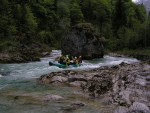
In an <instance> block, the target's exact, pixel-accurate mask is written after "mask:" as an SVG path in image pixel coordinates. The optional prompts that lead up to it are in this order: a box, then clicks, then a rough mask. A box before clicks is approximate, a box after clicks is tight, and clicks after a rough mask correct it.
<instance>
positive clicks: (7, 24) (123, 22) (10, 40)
mask: <svg viewBox="0 0 150 113" xmlns="http://www.w3.org/2000/svg"><path fill="white" fill-rule="evenodd" d="M78 23H91V24H92V25H93V26H94V27H95V29H96V32H97V33H98V34H99V35H100V37H101V38H102V40H103V43H104V45H105V49H107V50H110V51H121V50H141V49H143V48H144V49H147V50H148V49H149V48H150V32H149V31H150V16H149V15H148V13H147V12H146V10H145V8H144V5H143V4H135V3H133V2H132V1H131V0H0V51H1V52H3V51H7V52H14V51H17V50H18V49H23V48H26V49H28V48H29V49H32V50H36V49H37V50H38V51H43V50H49V49H52V48H55V49H59V48H60V45H61V40H63V38H64V37H65V36H66V34H67V33H68V32H69V31H70V29H71V27H72V26H74V25H76V24H78ZM42 49H43V50H42Z"/></svg>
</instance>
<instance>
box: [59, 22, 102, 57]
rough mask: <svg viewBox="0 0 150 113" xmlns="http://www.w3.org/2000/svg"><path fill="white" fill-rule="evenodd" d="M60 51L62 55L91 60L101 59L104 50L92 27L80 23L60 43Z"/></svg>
mask: <svg viewBox="0 0 150 113" xmlns="http://www.w3.org/2000/svg"><path fill="white" fill-rule="evenodd" d="M61 50H62V53H63V54H69V55H72V56H79V55H82V57H83V59H93V58H100V57H103V51H104V48H103V44H102V41H100V39H99V38H98V35H96V33H95V30H94V29H93V27H92V25H91V24H89V23H81V24H77V25H76V26H74V27H73V28H72V30H71V32H70V33H69V34H68V35H67V36H66V37H65V39H64V40H63V41H62V46H61Z"/></svg>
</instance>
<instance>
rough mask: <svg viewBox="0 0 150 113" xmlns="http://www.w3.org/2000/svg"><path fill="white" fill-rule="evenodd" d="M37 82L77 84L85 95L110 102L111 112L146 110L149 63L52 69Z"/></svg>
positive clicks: (149, 94) (149, 96) (140, 112)
mask: <svg viewBox="0 0 150 113" xmlns="http://www.w3.org/2000/svg"><path fill="white" fill-rule="evenodd" d="M38 82H40V83H44V84H53V85H62V84H63V85H69V86H75V87H79V88H81V89H82V90H83V93H84V94H88V95H89V98H91V97H93V98H96V99H97V98H98V99H100V101H101V102H102V103H103V104H106V105H109V104H113V105H114V106H115V107H114V110H113V111H112V113H150V65H148V64H145V63H134V64H125V63H122V64H120V65H118V66H111V67H101V68H97V69H93V70H86V71H85V70H84V71H70V70H67V71H61V72H52V73H50V74H47V75H42V76H41V77H40V78H39V79H38Z"/></svg>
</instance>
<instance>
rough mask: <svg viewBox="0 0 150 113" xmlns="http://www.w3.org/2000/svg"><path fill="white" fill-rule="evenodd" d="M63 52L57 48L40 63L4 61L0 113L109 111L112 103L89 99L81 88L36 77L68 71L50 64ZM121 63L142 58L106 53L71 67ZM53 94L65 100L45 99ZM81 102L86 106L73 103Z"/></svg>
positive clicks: (0, 84) (84, 112) (0, 73)
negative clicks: (44, 83) (108, 104)
mask: <svg viewBox="0 0 150 113" xmlns="http://www.w3.org/2000/svg"><path fill="white" fill-rule="evenodd" d="M60 53H61V52H60V51H58V50H54V51H52V53H51V55H50V56H49V57H46V58H41V61H40V62H31V63H21V64H0V113H109V111H111V109H112V108H111V106H105V105H102V104H101V103H100V102H99V101H98V100H97V99H92V98H91V99H89V98H88V97H86V96H84V95H83V94H82V93H81V91H80V90H79V88H75V87H69V86H53V85H43V84H39V83H37V81H36V79H37V78H39V77H40V76H41V75H43V74H47V73H50V72H57V71H61V70H67V69H60V68H58V67H53V66H52V67H50V66H49V65H48V62H49V61H54V59H55V58H56V57H57V56H59V55H60ZM121 62H125V63H133V62H138V60H136V59H133V58H121V57H111V56H104V58H100V59H94V60H90V61H83V65H82V66H80V67H77V68H68V69H69V70H87V69H91V68H98V67H101V66H111V65H118V64H120V63H121ZM49 95H58V96H61V97H63V99H60V100H55V101H44V99H45V98H47V97H48V96H49ZM78 101H80V102H82V103H85V106H84V107H81V108H79V109H74V108H73V107H72V106H71V105H72V104H73V103H74V102H78Z"/></svg>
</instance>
